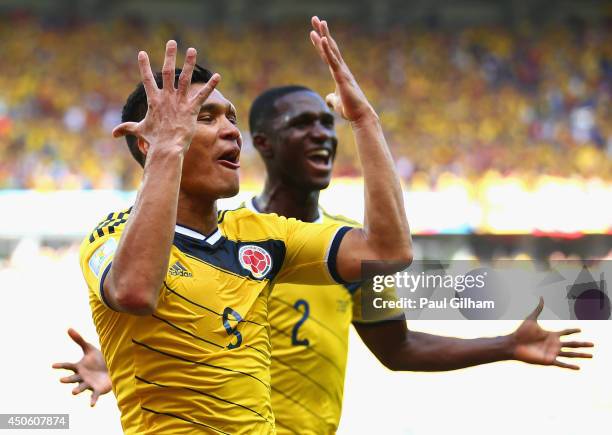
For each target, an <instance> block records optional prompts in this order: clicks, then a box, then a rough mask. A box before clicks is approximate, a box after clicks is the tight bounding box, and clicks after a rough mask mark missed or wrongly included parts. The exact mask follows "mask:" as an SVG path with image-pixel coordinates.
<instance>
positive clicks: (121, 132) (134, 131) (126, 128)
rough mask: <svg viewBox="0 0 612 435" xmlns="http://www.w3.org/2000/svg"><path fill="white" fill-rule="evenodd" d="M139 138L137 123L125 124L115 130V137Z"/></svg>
mask: <svg viewBox="0 0 612 435" xmlns="http://www.w3.org/2000/svg"><path fill="white" fill-rule="evenodd" d="M128 134H129V135H132V136H138V123H137V122H124V123H121V124H119V125H118V126H117V127H115V128H114V129H113V137H121V136H126V135H128Z"/></svg>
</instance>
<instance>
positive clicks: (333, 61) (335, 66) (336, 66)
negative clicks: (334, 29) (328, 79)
mask: <svg viewBox="0 0 612 435" xmlns="http://www.w3.org/2000/svg"><path fill="white" fill-rule="evenodd" d="M321 45H322V46H323V52H324V53H325V58H326V61H327V64H328V65H329V66H330V67H331V69H332V72H338V71H339V70H340V60H339V59H338V57H337V56H336V55H335V53H334V51H333V50H332V48H331V46H330V45H329V39H327V36H324V37H323V38H321ZM334 78H336V75H334Z"/></svg>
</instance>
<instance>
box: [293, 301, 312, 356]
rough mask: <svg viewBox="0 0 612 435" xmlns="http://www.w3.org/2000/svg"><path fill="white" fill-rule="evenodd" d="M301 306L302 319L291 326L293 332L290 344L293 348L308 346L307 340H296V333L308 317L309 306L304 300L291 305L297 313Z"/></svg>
mask: <svg viewBox="0 0 612 435" xmlns="http://www.w3.org/2000/svg"><path fill="white" fill-rule="evenodd" d="M302 306H303V307H304V314H302V318H301V319H300V320H298V322H297V323H296V324H295V325H294V326H293V331H292V332H291V344H292V345H294V346H308V345H309V344H310V343H309V341H308V339H307V338H305V339H303V340H298V331H299V330H300V327H301V326H302V325H303V324H304V322H305V321H306V319H308V316H309V315H310V305H308V302H306V301H305V300H304V299H298V300H297V301H296V302H295V304H294V305H293V308H295V309H296V310H298V311H300V307H302Z"/></svg>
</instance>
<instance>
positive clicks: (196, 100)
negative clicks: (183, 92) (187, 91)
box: [193, 73, 221, 110]
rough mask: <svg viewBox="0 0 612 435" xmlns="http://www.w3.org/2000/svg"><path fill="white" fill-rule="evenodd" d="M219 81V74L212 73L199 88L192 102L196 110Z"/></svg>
mask: <svg viewBox="0 0 612 435" xmlns="http://www.w3.org/2000/svg"><path fill="white" fill-rule="evenodd" d="M219 81H221V76H220V75H219V74H217V73H214V74H213V75H212V77H211V78H210V80H209V81H208V82H206V84H205V85H204V87H203V88H202V89H200V91H199V92H198V93H197V94H196V95H195V96H194V97H193V102H194V104H195V107H196V108H197V109H198V110H199V109H200V106H202V104H204V101H206V99H207V98H208V97H209V96H210V94H212V92H213V91H214V90H215V88H216V87H217V85H218V84H219Z"/></svg>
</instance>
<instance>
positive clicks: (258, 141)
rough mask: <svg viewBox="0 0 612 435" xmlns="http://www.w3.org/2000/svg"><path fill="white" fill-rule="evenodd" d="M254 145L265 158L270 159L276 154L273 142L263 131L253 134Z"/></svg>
mask: <svg viewBox="0 0 612 435" xmlns="http://www.w3.org/2000/svg"><path fill="white" fill-rule="evenodd" d="M253 146H254V147H255V149H256V150H257V151H258V152H259V154H261V156H262V157H263V158H264V159H269V158H271V157H272V156H274V150H273V148H272V143H271V142H270V140H269V138H268V136H266V135H265V134H263V133H255V134H254V135H253Z"/></svg>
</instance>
